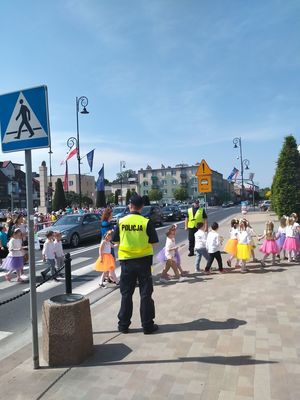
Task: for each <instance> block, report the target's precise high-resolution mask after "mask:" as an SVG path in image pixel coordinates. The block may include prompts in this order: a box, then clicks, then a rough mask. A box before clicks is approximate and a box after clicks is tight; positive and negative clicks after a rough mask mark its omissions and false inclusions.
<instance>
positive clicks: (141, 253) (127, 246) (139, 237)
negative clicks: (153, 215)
mask: <svg viewBox="0 0 300 400" xmlns="http://www.w3.org/2000/svg"><path fill="white" fill-rule="evenodd" d="M148 222H149V220H148V219H147V218H145V217H143V216H142V215H140V214H129V215H126V216H125V217H123V218H121V219H120V221H119V231H120V244H119V251H118V254H119V260H128V259H130V258H140V257H146V256H151V255H153V247H152V244H151V243H149V236H148V235H147V232H146V231H147V224H148Z"/></svg>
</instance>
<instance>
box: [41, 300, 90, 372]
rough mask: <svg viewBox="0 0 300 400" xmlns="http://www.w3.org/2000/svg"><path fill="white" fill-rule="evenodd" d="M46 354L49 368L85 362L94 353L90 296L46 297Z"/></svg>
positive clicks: (44, 312) (44, 333)
mask: <svg viewBox="0 0 300 400" xmlns="http://www.w3.org/2000/svg"><path fill="white" fill-rule="evenodd" d="M42 320H43V355H44V359H45V361H46V362H47V363H48V365H49V366H50V367H63V366H70V365H77V364H80V363H82V362H83V361H84V360H85V359H86V358H87V357H89V356H90V355H91V354H92V353H93V331H92V321H91V312H90V302H89V299H86V298H84V297H83V296H81V295H79V294H62V295H59V296H54V297H51V298H50V299H49V300H45V301H44V304H43V311H42Z"/></svg>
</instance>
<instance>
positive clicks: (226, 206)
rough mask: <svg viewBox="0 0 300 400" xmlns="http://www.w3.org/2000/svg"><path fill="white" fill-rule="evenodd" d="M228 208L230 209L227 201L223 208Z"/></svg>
mask: <svg viewBox="0 0 300 400" xmlns="http://www.w3.org/2000/svg"><path fill="white" fill-rule="evenodd" d="M228 207H230V205H229V203H228V202H227V201H226V202H224V203H223V204H222V208H228Z"/></svg>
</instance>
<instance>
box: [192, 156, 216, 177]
mask: <svg viewBox="0 0 300 400" xmlns="http://www.w3.org/2000/svg"><path fill="white" fill-rule="evenodd" d="M202 175H212V170H211V169H210V168H209V166H208V165H207V162H206V161H205V160H202V161H201V163H200V165H199V167H198V169H197V172H196V176H202Z"/></svg>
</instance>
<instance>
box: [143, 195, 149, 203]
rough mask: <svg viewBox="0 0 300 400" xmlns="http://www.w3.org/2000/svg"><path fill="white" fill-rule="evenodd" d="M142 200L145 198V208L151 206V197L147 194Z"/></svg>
mask: <svg viewBox="0 0 300 400" xmlns="http://www.w3.org/2000/svg"><path fill="white" fill-rule="evenodd" d="M142 198H143V202H144V206H150V200H149V196H147V195H146V194H145V195H144V196H143V197H142Z"/></svg>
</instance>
